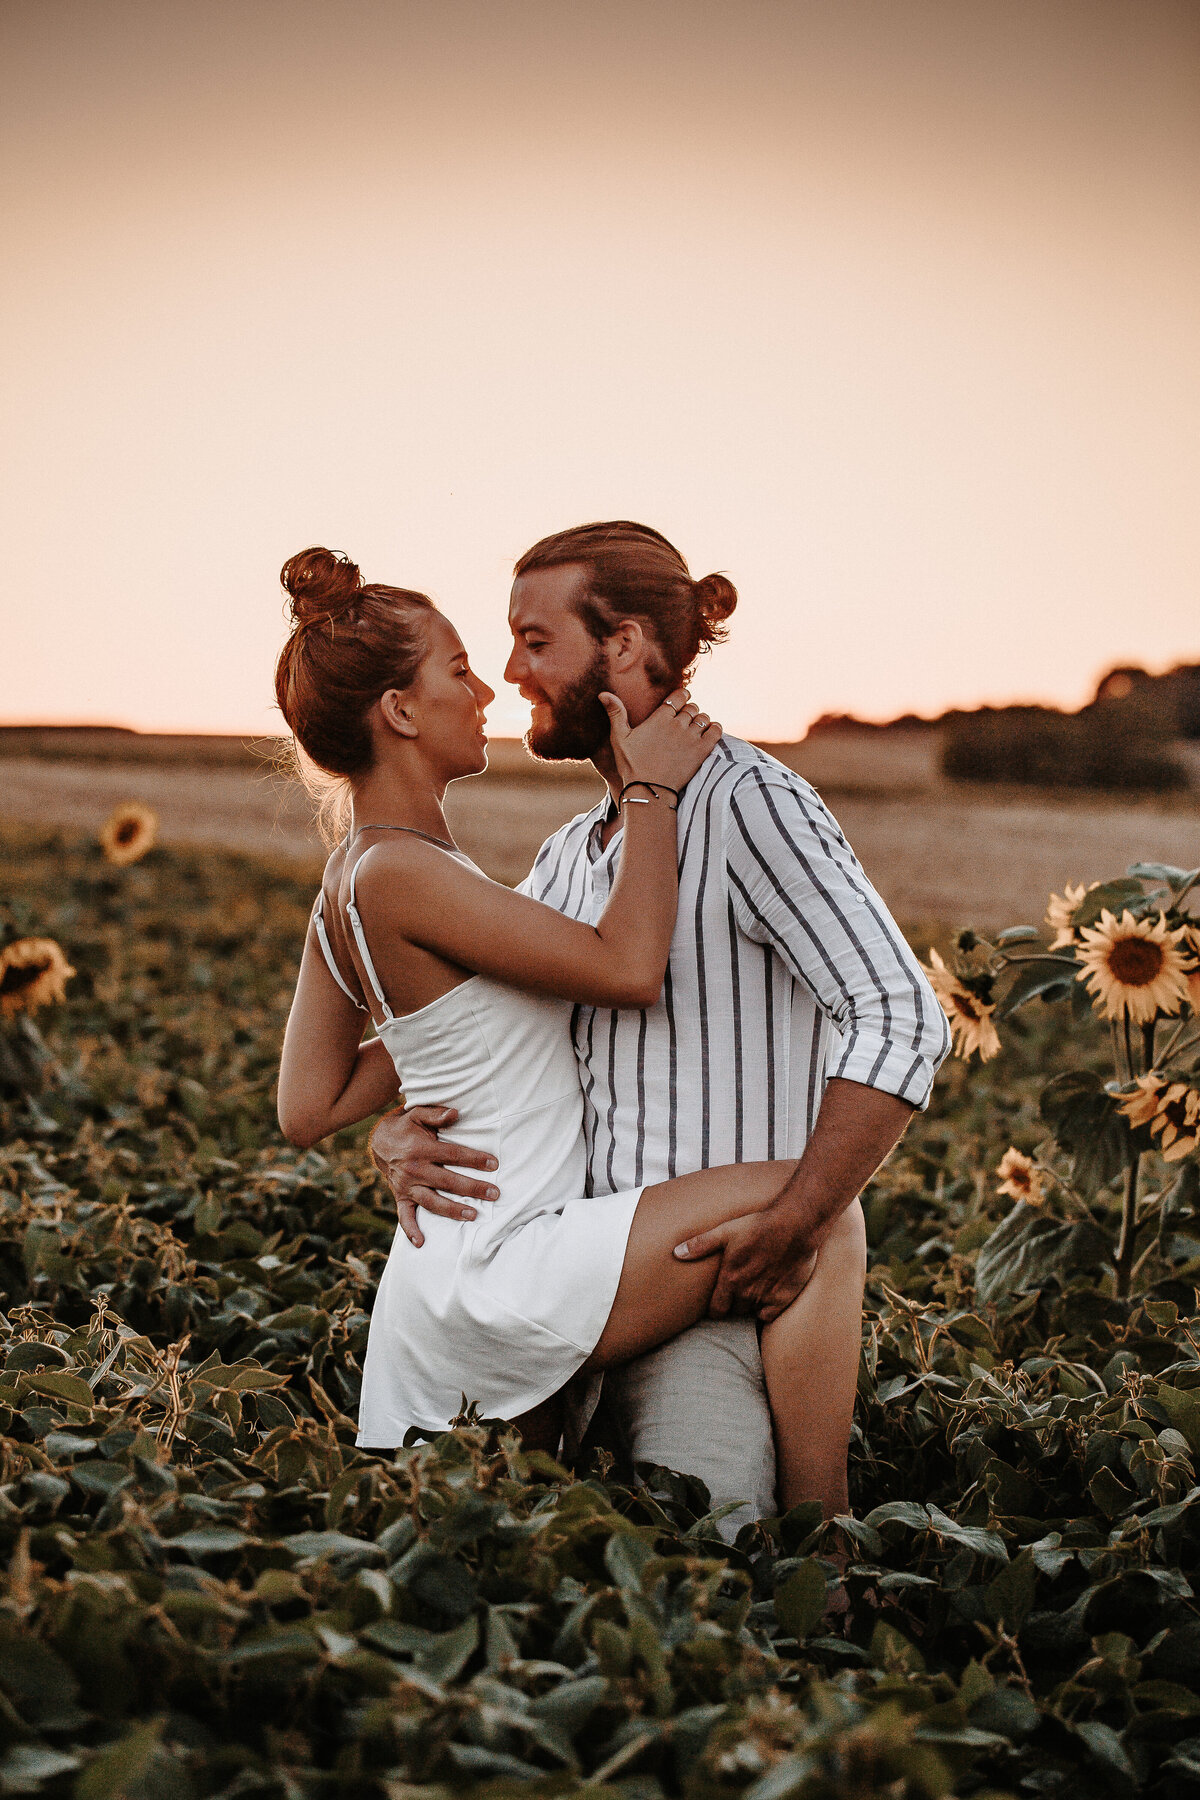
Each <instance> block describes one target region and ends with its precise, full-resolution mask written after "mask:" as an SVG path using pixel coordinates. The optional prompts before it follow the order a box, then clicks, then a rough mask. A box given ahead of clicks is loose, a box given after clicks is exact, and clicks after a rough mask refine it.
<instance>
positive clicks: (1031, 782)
mask: <svg viewBox="0 0 1200 1800" xmlns="http://www.w3.org/2000/svg"><path fill="white" fill-rule="evenodd" d="M1174 735H1175V720H1174V713H1173V709H1172V708H1171V707H1170V706H1169V705H1167V704H1166V701H1165V697H1164V696H1163V695H1162V694H1161V692H1160V691H1159V690H1158V689H1156V688H1154V687H1151V686H1149V685H1148V686H1146V687H1135V688H1134V689H1132V690H1131V691H1130V692H1128V693H1127V694H1126V695H1125V696H1124V697H1123V698H1121V699H1103V700H1098V701H1095V702H1093V704H1092V705H1091V706H1086V707H1084V709H1083V711H1082V712H1077V713H1062V712H1058V711H1057V710H1056V709H1055V708H1053V707H1048V706H1006V707H981V708H980V710H979V711H978V712H973V713H950V714H948V715H947V717H946V721H945V724H944V726H943V732H942V749H941V765H942V772H943V774H945V775H949V776H950V777H951V778H952V779H953V780H956V781H997V782H999V781H1005V782H1016V783H1019V784H1020V785H1022V786H1028V787H1069V788H1121V789H1125V790H1130V789H1133V790H1140V791H1142V792H1154V793H1167V792H1170V791H1172V790H1174V789H1178V788H1183V787H1186V786H1187V783H1188V777H1187V771H1186V770H1185V769H1184V768H1183V767H1182V765H1181V764H1180V763H1179V762H1178V761H1177V760H1176V758H1175V757H1174V755H1173V754H1172V750H1171V740H1172V738H1173V737H1174Z"/></svg>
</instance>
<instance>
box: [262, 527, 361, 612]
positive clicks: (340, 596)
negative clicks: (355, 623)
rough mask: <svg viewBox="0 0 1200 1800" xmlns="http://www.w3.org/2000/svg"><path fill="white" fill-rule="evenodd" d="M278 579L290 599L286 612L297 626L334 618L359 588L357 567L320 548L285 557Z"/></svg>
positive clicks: (319, 546) (357, 593)
mask: <svg viewBox="0 0 1200 1800" xmlns="http://www.w3.org/2000/svg"><path fill="white" fill-rule="evenodd" d="M279 579H280V581H281V582H282V583H283V586H284V590H285V592H286V593H287V594H289V595H290V597H291V602H292V604H291V609H290V610H291V614H292V618H293V620H294V622H295V623H296V624H297V625H311V624H313V623H314V622H315V621H316V620H318V619H329V618H336V617H337V615H338V614H339V613H341V612H345V610H346V608H347V607H348V606H350V605H352V604H353V602H354V601H355V599H356V598H357V597H358V595H359V593H360V592H361V590H362V585H363V580H362V576H361V574H360V573H359V568H358V564H357V563H355V562H351V561H350V558H349V557H348V556H342V555H340V554H339V553H338V552H337V551H335V550H326V549H325V548H324V546H323V545H320V544H317V545H314V546H313V548H312V549H311V550H301V551H300V553H299V554H298V555H297V556H289V557H288V559H287V561H286V562H285V563H284V565H283V568H282V569H281V570H280V574H279Z"/></svg>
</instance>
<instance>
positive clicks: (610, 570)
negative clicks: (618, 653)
mask: <svg viewBox="0 0 1200 1800" xmlns="http://www.w3.org/2000/svg"><path fill="white" fill-rule="evenodd" d="M570 563H579V564H581V565H582V567H583V568H585V569H586V570H587V590H586V592H585V593H584V595H583V597H582V598H581V599H580V601H579V603H578V610H579V616H580V618H581V619H582V620H583V623H584V624H585V625H586V626H587V629H588V631H589V632H590V633H591V635H592V636H593V637H594V638H595V639H596V641H597V643H601V642H603V640H604V639H605V638H606V637H611V636H612V634H613V632H614V631H615V630H616V628H617V626H618V625H619V624H620V622H621V620H622V619H636V620H637V621H638V623H639V624H640V625H641V626H642V627H643V629H644V630H645V632H646V634H647V636H648V637H649V638H650V640H651V641H652V643H653V644H654V645H655V646H656V648H657V650H658V652H659V658H660V664H659V667H657V668H651V669H650V670H649V673H650V676H651V679H652V680H654V681H656V682H659V683H661V685H662V686H663V688H664V689H670V688H675V687H678V686H679V685H680V683H681V682H683V681H685V680H686V679H687V677H688V676H689V675H690V674H691V671H692V668H693V666H694V664H695V661H696V658H697V656H699V654H700V653H701V651H703V650H707V649H708V648H709V647H710V645H712V644H719V643H721V642H722V641H723V639H724V638H725V637H727V636H728V631H727V628H726V625H725V621H726V619H728V617H729V615H730V613H731V612H732V611H733V609H734V607H735V606H736V605H737V589H736V588H735V587H734V585H733V583H732V582H731V581H729V580H727V578H726V577H725V576H724V575H705V576H704V577H703V579H702V580H700V581H693V580H692V578H691V575H690V574H689V573H688V566H687V564H686V563H685V562H684V560H683V557H682V556H681V555H680V554H679V551H678V550H676V548H675V546H674V544H671V543H668V541H667V539H666V538H665V537H663V535H662V533H661V532H658V531H653V530H651V528H650V526H649V525H638V524H636V523H635V522H634V521H633V520H631V519H607V520H601V521H598V522H596V523H595V524H591V525H575V526H572V528H571V529H570V530H569V531H556V532H555V533H554V534H553V535H552V536H551V537H544V538H541V539H539V541H538V542H537V543H536V544H534V546H533V548H532V549H530V550H527V551H526V552H525V554H524V556H522V557H521V558H520V559H519V561H518V562H517V565H516V569H515V573H516V574H517V575H528V574H530V573H531V572H532V571H533V570H535V569H557V568H563V567H565V566H566V565H567V564H570Z"/></svg>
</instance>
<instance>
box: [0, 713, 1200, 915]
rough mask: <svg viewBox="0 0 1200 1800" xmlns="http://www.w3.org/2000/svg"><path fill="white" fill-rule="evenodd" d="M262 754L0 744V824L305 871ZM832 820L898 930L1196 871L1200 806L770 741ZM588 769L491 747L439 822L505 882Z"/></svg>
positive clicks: (114, 744)
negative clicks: (1119, 875)
mask: <svg viewBox="0 0 1200 1800" xmlns="http://www.w3.org/2000/svg"><path fill="white" fill-rule="evenodd" d="M271 748H272V746H270V745H269V744H268V745H265V746H264V745H249V744H246V743H243V742H241V741H240V740H237V739H229V738H184V737H178V738H169V737H152V736H148V735H147V736H140V735H139V734H135V733H119V732H91V731H79V732H63V731H54V732H34V731H29V732H16V731H8V732H5V733H3V734H0V784H2V785H0V819H8V820H12V821H14V822H18V823H22V824H33V825H38V826H54V827H60V828H61V829H62V830H63V831H64V832H67V833H69V834H71V835H77V834H90V833H92V832H94V831H95V830H96V829H98V827H99V826H100V824H101V822H102V821H103V819H104V818H105V817H106V815H107V814H108V812H109V811H110V810H111V808H112V807H113V806H114V805H116V804H118V803H119V802H121V801H124V800H140V801H143V802H144V803H145V804H147V805H149V806H151V807H153V808H154V810H155V812H157V813H158V815H159V818H160V820H161V836H162V839H163V841H164V842H166V843H170V844H181V845H182V844H193V845H214V846H215V845H221V846H224V847H225V848H229V849H237V850H246V851H251V852H262V853H267V854H270V855H274V856H281V857H285V858H288V859H295V860H296V861H298V862H312V863H313V864H314V866H315V864H316V862H317V859H318V858H319V856H320V854H321V847H320V842H319V839H318V837H317V834H316V832H315V830H314V828H313V824H312V805H311V802H310V801H309V799H308V797H307V795H306V794H305V793H304V791H303V789H302V788H301V787H300V786H299V784H298V783H297V782H295V781H294V780H292V779H290V778H288V777H287V776H286V775H283V774H281V773H280V772H279V771H278V770H277V769H276V768H274V767H273V765H272V761H271ZM770 748H771V750H772V753H773V754H775V755H777V756H779V757H780V758H781V760H783V761H785V762H786V763H787V764H788V765H789V766H790V767H792V768H794V769H796V770H797V771H798V772H799V773H801V774H802V775H804V776H805V777H806V779H808V780H810V781H811V782H812V783H813V785H814V786H815V787H816V788H817V790H818V791H819V792H820V793H821V795H822V797H823V798H824V799H825V801H826V803H827V804H828V805H829V806H830V808H831V809H832V811H833V812H834V813H835V815H836V816H837V818H838V821H839V823H840V824H841V826H842V828H843V830H844V831H845V833H846V836H847V837H848V838H849V840H850V842H851V843H852V844H853V845H854V847H855V850H856V851H857V853H858V855H859V857H860V859H861V860H862V863H863V865H864V867H865V868H866V870H867V873H868V875H869V876H870V877H871V879H872V881H873V882H874V883H875V885H876V887H877V888H878V889H879V890H880V892H881V893H882V894H883V896H884V898H885V900H886V901H887V902H888V904H889V906H890V907H891V908H892V910H893V911H894V912H895V913H896V915H897V916H898V917H899V918H900V919H902V920H904V921H905V922H907V923H910V924H915V923H919V922H921V921H925V920H940V921H944V922H947V923H950V924H953V923H957V922H959V921H962V920H967V919H970V920H971V921H973V922H974V923H976V924H978V925H980V926H983V927H985V928H986V927H989V926H1000V925H1004V924H1008V923H1010V922H1012V921H1015V920H1019V919H1026V918H1028V919H1036V918H1038V917H1040V916H1041V911H1042V909H1043V907H1044V905H1045V899H1046V895H1047V894H1048V893H1049V892H1050V890H1051V889H1052V888H1055V887H1061V884H1062V882H1063V880H1064V879H1071V880H1078V881H1090V880H1092V879H1094V878H1095V877H1096V876H1098V875H1099V874H1100V873H1102V872H1103V871H1106V870H1111V869H1113V868H1116V867H1123V866H1124V865H1125V864H1126V863H1128V862H1132V861H1134V860H1135V859H1136V858H1139V857H1141V858H1143V859H1146V858H1149V859H1153V860H1160V861H1163V862H1169V863H1175V864H1180V865H1183V866H1188V867H1190V866H1192V865H1193V864H1194V863H1195V862H1196V861H1197V860H1200V858H1198V855H1197V852H1198V851H1200V796H1197V795H1196V794H1195V793H1194V792H1193V793H1190V794H1186V795H1184V796H1177V797H1173V798H1171V799H1169V800H1167V799H1164V800H1160V801H1153V800H1134V799H1130V798H1129V797H1128V796H1124V795H1122V796H1119V797H1117V796H1112V797H1110V796H1106V795H1103V794H1100V795H1086V796H1084V795H1079V794H1077V793H1070V794H1068V793H1066V792H1063V793H1055V792H1053V791H1047V792H1032V791H1030V790H1029V789H1011V790H1010V789H1004V788H979V787H971V786H965V785H962V784H957V783H949V782H946V781H944V780H943V779H942V778H941V777H940V776H939V774H938V772H937V745H936V733H935V732H934V731H929V732H923V731H903V732H895V733H875V734H863V735H857V734H853V733H847V734H844V735H836V734H835V735H830V736H826V737H819V738H815V739H810V740H807V741H805V742H803V743H800V744H788V745H773V746H770ZM599 791H600V790H599V782H598V779H597V777H596V776H595V775H594V774H593V773H592V771H591V770H590V769H589V768H587V767H586V766H579V765H568V766H559V767H548V766H546V765H544V764H537V763H535V762H534V761H533V760H532V759H531V758H530V757H529V756H528V755H527V754H526V753H525V751H524V749H523V748H522V746H521V745H520V744H519V743H515V742H513V741H511V740H504V739H500V740H495V741H494V742H493V745H492V754H491V767H490V769H489V771H488V773H487V774H486V775H484V776H480V777H477V778H475V779H474V780H471V781H466V782H461V783H458V784H456V786H455V787H453V788H452V789H451V791H450V796H449V800H448V806H447V811H448V814H449V817H450V821H451V825H452V828H453V830H454V832H455V834H456V836H457V838H458V841H459V842H460V843H461V844H462V846H463V848H464V849H465V850H466V851H467V852H468V853H469V854H470V855H471V856H473V857H474V858H475V860H476V861H477V862H478V863H479V864H480V866H481V867H482V868H484V869H485V870H486V871H487V872H488V874H490V875H492V876H494V877H495V878H496V879H498V880H501V881H506V882H514V881H517V880H519V879H520V878H521V876H522V875H524V874H525V872H526V870H527V869H528V868H529V866H530V864H531V862H532V860H533V857H534V855H535V853H536V851H537V848H538V846H539V844H540V843H541V842H542V840H543V839H544V838H545V837H546V836H547V835H548V834H549V833H550V832H551V831H553V830H554V829H555V828H556V827H557V826H558V825H560V824H562V823H563V822H564V820H566V819H569V818H571V817H572V816H573V815H574V814H575V813H576V812H579V811H582V810H583V809H585V808H587V807H589V806H591V805H592V804H593V803H594V801H595V799H596V797H597V795H598V793H599Z"/></svg>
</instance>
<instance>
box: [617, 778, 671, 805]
mask: <svg viewBox="0 0 1200 1800" xmlns="http://www.w3.org/2000/svg"><path fill="white" fill-rule="evenodd" d="M635 787H644V788H649V789H650V792H651V793H652V794H653V795H654V797H655V799H657V798H658V789H659V788H662V789H663V791H664V792H665V793H668V794H674V796H675V804H674V806H673V807H672V808H671V811H672V812H678V811H679V789H678V788H673V787H669V786H668V785H667V783H666V782H665V781H627V782H626V783H625V786H624V787H623V788H622V789H621V792H620V793H619V794H618V795H617V805H618V806H620V805H621V804H622V802H623V801H624V799H625V796H626V794H627V793H628V792H629V790H630V788H635ZM638 805H639V806H647V805H649V802H648V801H646V800H640V801H638Z"/></svg>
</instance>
